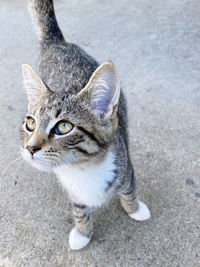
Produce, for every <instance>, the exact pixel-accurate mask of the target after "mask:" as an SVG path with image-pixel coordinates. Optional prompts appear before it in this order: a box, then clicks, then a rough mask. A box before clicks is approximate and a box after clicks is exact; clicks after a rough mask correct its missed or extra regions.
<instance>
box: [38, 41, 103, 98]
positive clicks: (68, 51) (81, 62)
mask: <svg viewBox="0 0 200 267" xmlns="http://www.w3.org/2000/svg"><path fill="white" fill-rule="evenodd" d="M98 66H99V64H98V63H97V61H96V60H94V59H93V58H92V57H91V56H89V55H88V54H87V53H86V52H85V51H84V50H83V49H81V48H80V47H79V46H77V45H75V44H71V43H66V42H63V43H60V44H53V45H50V46H44V47H42V49H41V52H40V59H39V73H40V75H41V77H42V79H43V81H45V82H46V84H47V85H48V86H49V87H50V89H52V90H53V91H61V90H65V91H67V92H68V93H77V92H79V91H80V90H81V89H83V88H84V87H85V85H86V84H87V83H88V81H89V79H90V77H91V76H92V73H93V72H94V71H95V69H96V68H97V67H98Z"/></svg>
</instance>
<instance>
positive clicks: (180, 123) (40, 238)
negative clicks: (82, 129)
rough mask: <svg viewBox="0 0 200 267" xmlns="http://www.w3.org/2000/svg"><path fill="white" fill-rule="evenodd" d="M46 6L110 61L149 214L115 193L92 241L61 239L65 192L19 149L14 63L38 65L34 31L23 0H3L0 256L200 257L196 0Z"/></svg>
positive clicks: (44, 259)
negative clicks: (140, 217)
mask: <svg viewBox="0 0 200 267" xmlns="http://www.w3.org/2000/svg"><path fill="white" fill-rule="evenodd" d="M55 6H56V14H57V17H58V21H59V24H60V26H61V28H62V30H63V32H64V35H65V37H66V39H67V40H68V41H71V42H75V43H77V44H79V45H80V46H81V47H83V48H84V49H85V50H86V51H87V52H88V53H90V54H91V55H92V56H94V57H95V58H96V59H97V60H99V62H104V61H107V60H112V61H113V62H114V63H115V64H116V66H117V68H118V70H119V73H120V76H121V83H122V86H123V88H124V91H125V93H126V95H127V98H128V105H129V116H130V124H129V125H130V127H129V131H130V150H131V156H132V159H133V162H134V166H135V170H136V175H137V181H138V193H139V195H140V199H141V200H142V201H144V202H145V203H147V204H148V205H149V207H150V209H151V213H152V217H151V219H150V220H149V221H147V222H142V223H139V222H135V221H133V220H131V219H130V218H129V217H128V216H127V215H126V214H125V212H124V211H123V210H122V208H121V206H120V204H119V200H118V199H114V200H113V201H112V202H111V203H109V204H108V205H107V206H106V207H104V208H101V209H98V210H96V211H95V213H94V223H95V231H94V237H93V241H92V242H91V244H90V245H89V246H88V247H87V248H85V249H84V250H82V251H78V252H73V251H70V250H69V248H68V234H69V232H70V230H71V229H72V227H73V219H72V215H71V211H70V204H69V201H68V198H67V195H66V193H65V192H64V191H63V190H62V188H61V187H60V186H59V185H58V183H57V180H56V178H55V177H53V176H51V175H49V174H44V173H39V172H37V171H36V170H33V169H32V168H31V167H30V166H29V165H27V164H26V163H24V162H22V160H21V159H20V158H19V159H18V157H19V156H20V155H19V150H20V139H19V131H18V129H19V127H20V124H21V119H22V118H23V115H24V113H25V111H26V104H27V101H26V95H25V91H24V88H23V86H22V77H21V64H22V63H29V64H30V65H32V66H33V67H36V66H37V57H38V41H37V38H36V34H35V31H34V28H33V26H32V23H31V19H30V16H29V14H28V11H27V3H26V1H25V0H15V1H9V0H1V3H0V25H1V27H0V60H1V64H0V73H1V78H0V118H1V120H0V129H1V131H0V147H1V148H0V152H1V153H0V170H1V176H0V179H1V181H0V186H1V188H0V266H1V267H2V266H6V267H7V266H11V267H15V266H20V267H21V266H31V267H32V266H36V267H38V266H45V267H46V266H55V267H57V266H125V267H126V266H153V267H154V266H160V267H163V266H170V267H171V266H181V267H182V266H183V267H189V266H194V267H198V266H200V225H199V221H200V212H199V208H200V142H199V139H200V15H199V14H200V2H199V0H193V1H187V0H176V1H174V0H168V1H160V0H134V1H133V0H132V1H131V0H123V1H119V0H117V1H116V0H110V1H101V0H95V1H91V0H84V1H78V0H74V1H69V0H65V1H64V0H57V1H56V4H55ZM11 162H12V163H11Z"/></svg>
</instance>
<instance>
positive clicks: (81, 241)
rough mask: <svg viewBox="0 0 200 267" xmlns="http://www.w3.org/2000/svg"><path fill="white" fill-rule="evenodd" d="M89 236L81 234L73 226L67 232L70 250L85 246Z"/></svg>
mask: <svg viewBox="0 0 200 267" xmlns="http://www.w3.org/2000/svg"><path fill="white" fill-rule="evenodd" d="M90 240H91V238H88V237H86V236H83V235H82V234H80V233H79V232H78V230H77V229H76V227H74V228H73V229H72V230H71V232H70V234H69V246H70V248H71V249H72V250H79V249H82V248H84V247H85V246H87V244H88V243H89V242H90Z"/></svg>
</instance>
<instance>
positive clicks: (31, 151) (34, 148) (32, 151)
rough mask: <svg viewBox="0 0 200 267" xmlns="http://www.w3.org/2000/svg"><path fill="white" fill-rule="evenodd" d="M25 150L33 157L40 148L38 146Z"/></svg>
mask: <svg viewBox="0 0 200 267" xmlns="http://www.w3.org/2000/svg"><path fill="white" fill-rule="evenodd" d="M26 148H27V149H28V151H29V152H30V153H31V155H33V154H34V153H35V152H36V151H38V150H40V149H41V147H38V146H27V147H26Z"/></svg>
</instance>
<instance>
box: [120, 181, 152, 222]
mask: <svg viewBox="0 0 200 267" xmlns="http://www.w3.org/2000/svg"><path fill="white" fill-rule="evenodd" d="M135 189H136V188H135V181H134V177H132V180H131V183H130V185H129V187H128V188H127V189H126V190H125V191H123V192H121V193H120V201H121V205H122V207H123V208H124V210H125V211H126V212H127V213H128V215H129V216H130V217H131V218H132V219H134V220H136V221H145V220H148V219H149V218H150V217H151V214H150V211H149V209H148V207H147V205H146V204H144V203H143V202H141V201H139V200H138V199H137V197H136V190H135Z"/></svg>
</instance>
